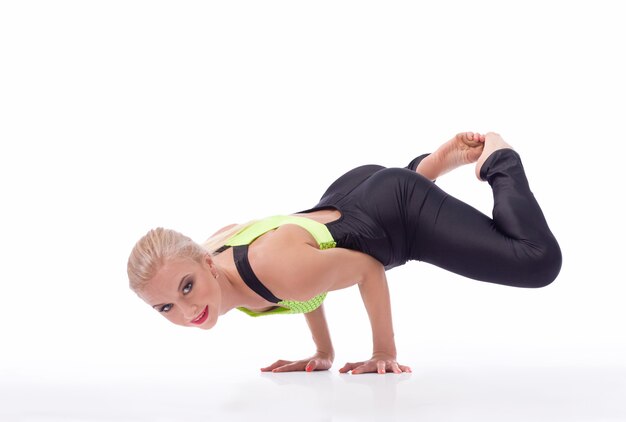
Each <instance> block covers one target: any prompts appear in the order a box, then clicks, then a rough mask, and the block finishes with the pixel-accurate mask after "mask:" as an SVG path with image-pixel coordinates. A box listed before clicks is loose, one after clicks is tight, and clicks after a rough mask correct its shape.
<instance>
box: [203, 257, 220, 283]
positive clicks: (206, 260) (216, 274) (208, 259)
mask: <svg viewBox="0 0 626 422" xmlns="http://www.w3.org/2000/svg"><path fill="white" fill-rule="evenodd" d="M204 263H205V264H206V265H207V266H208V267H209V271H211V274H213V277H214V278H218V277H219V276H220V273H219V272H218V271H217V268H216V267H215V262H213V258H212V257H211V254H206V255H204Z"/></svg>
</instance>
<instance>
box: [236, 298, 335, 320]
mask: <svg viewBox="0 0 626 422" xmlns="http://www.w3.org/2000/svg"><path fill="white" fill-rule="evenodd" d="M326 294H327V293H322V294H320V295H317V296H315V297H314V298H313V299H309V300H307V301H306V302H298V301H297V300H281V301H280V302H278V306H276V307H274V308H272V309H270V310H269V311H265V312H254V311H251V310H250V309H247V308H243V307H241V308H237V309H239V310H240V311H241V312H243V313H245V314H248V315H250V316H251V317H258V316H265V315H275V314H306V313H307V312H311V311H314V310H316V309H317V308H319V306H320V305H321V304H322V302H323V301H324V299H325V298H326Z"/></svg>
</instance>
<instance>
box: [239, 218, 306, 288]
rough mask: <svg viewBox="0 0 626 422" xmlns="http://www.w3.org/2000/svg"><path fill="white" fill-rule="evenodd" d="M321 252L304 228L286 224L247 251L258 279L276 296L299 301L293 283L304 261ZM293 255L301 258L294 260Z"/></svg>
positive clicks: (256, 242) (267, 234) (262, 238)
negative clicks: (309, 255) (314, 253)
mask: <svg viewBox="0 0 626 422" xmlns="http://www.w3.org/2000/svg"><path fill="white" fill-rule="evenodd" d="M315 249H318V245H317V242H316V241H315V238H313V236H312V235H311V234H310V233H309V232H308V231H307V230H306V229H304V228H302V227H300V226H298V225H295V224H285V225H282V226H280V227H278V228H277V229H276V230H273V231H271V232H268V233H266V234H264V235H263V236H261V237H260V238H258V239H257V240H255V241H254V242H253V243H252V244H251V245H250V247H249V248H248V260H249V262H250V266H251V267H252V268H253V270H254V272H255V274H256V276H257V277H258V278H259V280H261V282H262V283H263V284H265V285H266V287H267V288H268V289H269V290H270V291H271V292H272V293H273V294H274V295H275V296H277V297H279V298H282V299H292V300H300V298H299V296H300V295H299V293H300V292H298V291H294V287H296V286H295V285H294V283H293V278H294V277H293V275H294V274H297V273H298V272H299V268H300V267H301V264H302V259H306V258H305V257H306V255H307V253H308V251H312V250H315ZM294 254H296V255H297V256H299V257H301V259H293V256H294Z"/></svg>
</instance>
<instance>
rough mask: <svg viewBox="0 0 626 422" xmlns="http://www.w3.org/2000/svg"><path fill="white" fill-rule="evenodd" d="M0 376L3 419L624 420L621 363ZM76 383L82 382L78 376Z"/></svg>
mask: <svg viewBox="0 0 626 422" xmlns="http://www.w3.org/2000/svg"><path fill="white" fill-rule="evenodd" d="M2 375H3V376H2V379H1V380H0V420H2V421H3V422H4V421H7V422H9V421H29V422H30V421H213V420H226V421H270V420H297V421H300V422H305V421H383V420H384V421H482V422H487V421H499V422H501V421H507V422H511V421H534V422H538V421H550V422H557V421H567V422H573V421H626V400H625V399H626V368H624V367H610V366H606V367H601V366H600V367H538V366H537V367H526V368H519V367H517V368H516V367H506V366H483V367H473V368H470V367H458V368H451V367H423V368H414V372H413V373H412V374H403V375H400V376H398V375H393V374H387V375H374V374H371V375H360V376H353V375H342V374H339V373H338V372H336V370H335V371H333V372H316V373H311V374H307V373H292V374H261V373H259V374H255V373H250V372H249V371H241V370H239V371H237V370H222V371H218V372H216V373H212V374H206V373H205V374H203V375H202V376H199V375H198V374H195V375H194V374H192V373H191V372H186V371H181V372H180V373H179V374H177V376H172V375H171V374H169V375H165V376H160V375H158V374H155V375H154V376H150V377H146V376H139V375H137V376H136V377H135V376H134V375H133V374H132V373H131V374H126V375H124V376H116V375H111V374H109V376H107V377H105V376H96V377H91V378H90V377H89V374H84V376H83V377H78V378H76V379H75V380H74V381H72V380H63V381H59V380H56V381H55V380H54V379H49V378H45V377H42V379H39V380H38V379H36V377H33V376H30V377H26V378H25V377H18V376H17V374H11V373H3V374H2ZM78 379H82V380H83V381H78Z"/></svg>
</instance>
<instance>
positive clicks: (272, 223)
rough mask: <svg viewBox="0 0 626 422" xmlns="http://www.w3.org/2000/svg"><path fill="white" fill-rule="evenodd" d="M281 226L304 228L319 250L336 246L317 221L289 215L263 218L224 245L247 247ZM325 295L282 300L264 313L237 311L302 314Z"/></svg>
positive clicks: (326, 230) (255, 313) (251, 314)
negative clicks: (305, 298)
mask: <svg viewBox="0 0 626 422" xmlns="http://www.w3.org/2000/svg"><path fill="white" fill-rule="evenodd" d="M283 224H296V225H298V226H300V227H303V228H305V229H306V230H307V231H308V232H309V233H311V235H312V236H313V237H314V238H315V240H316V242H317V243H318V245H319V248H320V249H330V248H334V247H335V246H336V245H337V243H336V242H335V240H334V239H333V237H332V235H331V234H330V231H328V228H326V226H325V225H324V224H322V223H318V222H317V221H313V220H310V219H308V218H303V217H297V216H291V215H289V216H285V215H276V216H273V217H268V218H265V219H263V220H259V221H257V222H255V223H254V224H252V225H251V226H249V227H247V228H246V229H244V230H242V231H241V232H239V233H237V234H235V235H234V236H233V237H231V238H230V239H228V241H227V242H226V245H228V246H238V245H248V244H250V243H252V242H253V241H254V240H255V239H256V238H257V237H259V236H261V235H262V234H264V233H266V232H268V231H270V230H273V229H275V228H277V227H279V226H282V225H283ZM326 294H327V293H326V292H324V293H321V294H319V295H317V296H315V297H314V298H311V299H309V300H307V301H304V302H300V301H296V300H282V301H280V302H278V303H277V305H278V306H275V307H274V308H272V309H270V310H268V311H264V312H254V311H251V310H250V309H247V308H244V307H239V308H237V309H239V310H240V311H241V312H244V313H245V314H247V315H250V316H252V317H258V316H264V315H275V314H303V313H307V312H311V311H314V310H315V309H317V308H318V307H319V306H320V305H321V304H322V302H323V301H324V299H325V298H326Z"/></svg>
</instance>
